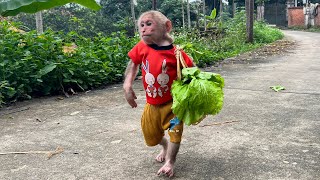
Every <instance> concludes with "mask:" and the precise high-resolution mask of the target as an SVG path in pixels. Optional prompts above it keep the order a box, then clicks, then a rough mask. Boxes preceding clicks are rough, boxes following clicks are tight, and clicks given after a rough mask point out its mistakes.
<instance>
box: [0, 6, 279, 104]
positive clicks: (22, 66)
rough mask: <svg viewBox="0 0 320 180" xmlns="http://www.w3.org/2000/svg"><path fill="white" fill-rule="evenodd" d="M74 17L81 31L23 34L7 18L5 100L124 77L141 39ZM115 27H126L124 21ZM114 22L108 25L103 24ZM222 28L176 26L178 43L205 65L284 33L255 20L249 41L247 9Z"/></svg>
mask: <svg viewBox="0 0 320 180" xmlns="http://www.w3.org/2000/svg"><path fill="white" fill-rule="evenodd" d="M61 12H63V11H61ZM77 12H78V13H84V14H83V17H85V16H88V17H90V18H91V17H93V16H94V13H93V12H88V11H80V10H79V11H77ZM64 13H66V14H65V16H68V13H67V11H65V12H64ZM88 13H89V14H88ZM90 14H91V15H92V16H91V15H90ZM51 17H52V18H53V17H54V13H53V14H52V16H51ZM58 17H59V18H62V19H59V21H57V22H63V21H66V20H67V19H68V18H66V19H63V18H64V16H57V19H58ZM70 17H71V18H70V19H69V20H68V21H69V23H70V24H71V25H70V26H68V27H72V26H73V27H72V28H74V29H76V27H77V26H78V27H79V28H78V29H77V31H72V28H71V29H68V30H67V31H65V32H63V31H53V30H51V29H50V28H48V29H47V30H46V31H45V32H44V33H43V34H41V35H37V34H36V32H35V31H29V32H26V33H23V32H22V31H21V30H19V29H17V28H14V27H13V25H11V24H9V23H8V22H6V21H2V22H0V104H3V103H9V102H14V101H16V100H20V99H30V98H31V97H35V96H44V95H54V94H61V93H63V92H67V91H68V89H70V88H71V89H72V90H74V91H85V90H88V89H93V88H97V87H101V86H103V85H106V84H111V83H116V82H120V81H121V80H122V78H123V75H122V74H123V72H124V71H125V67H126V64H127V61H128V60H129V59H128V57H127V52H128V51H129V50H130V49H131V48H132V47H133V46H134V45H135V44H136V43H137V42H138V40H139V37H138V36H134V37H131V38H128V36H127V34H126V33H125V32H123V31H122V32H119V31H115V33H110V34H109V35H107V36H106V35H105V33H99V31H98V30H97V29H96V28H98V27H96V26H88V25H87V23H86V21H87V20H85V19H82V18H79V17H78V16H74V15H70ZM53 19H54V18H53ZM53 19H52V20H53ZM92 19H94V18H92ZM123 20H124V21H123V23H125V22H126V21H127V19H126V18H123ZM106 22H109V21H107V20H106ZM56 25H57V26H58V25H59V23H56ZM116 25H117V26H122V25H121V23H120V24H119V23H116ZM111 26H112V25H110V26H109V24H108V26H106V25H105V24H104V25H101V26H100V27H99V28H103V27H111ZM123 27H124V26H122V28H123ZM220 27H221V31H217V32H216V33H215V34H210V35H203V34H201V33H200V32H199V31H198V30H196V29H195V30H193V31H192V32H187V33H186V32H184V30H183V29H182V30H181V29H176V32H175V33H174V36H175V44H177V45H180V46H182V47H183V48H184V50H185V51H186V52H187V53H188V54H189V55H191V56H192V57H193V59H194V61H195V62H196V63H197V66H199V67H205V66H207V65H209V66H210V65H212V64H213V63H215V62H216V61H219V60H223V59H225V58H228V57H232V56H235V55H237V54H240V53H242V52H246V51H249V50H251V49H253V48H256V47H259V46H261V45H263V44H266V43H270V42H273V41H275V40H277V39H280V38H282V37H283V34H282V33H281V32H280V31H279V30H278V29H275V28H271V27H269V26H268V25H267V24H266V23H263V22H255V25H254V39H255V42H254V43H253V44H250V43H245V39H246V19H245V15H244V11H240V12H238V13H237V14H236V16H235V17H234V18H229V19H227V20H226V21H223V23H221V26H220ZM66 32H68V33H66ZM88 33H92V34H88ZM90 37H91V38H90Z"/></svg>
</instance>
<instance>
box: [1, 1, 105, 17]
mask: <svg viewBox="0 0 320 180" xmlns="http://www.w3.org/2000/svg"><path fill="white" fill-rule="evenodd" d="M68 3H77V4H80V5H82V6H85V7H87V8H90V9H93V10H99V9H100V8H101V7H100V6H99V5H98V4H97V3H96V1H95V0H0V14H1V16H15V15H17V14H19V13H20V12H25V13H36V12H38V11H41V10H45V9H50V8H53V7H55V6H63V5H65V4H68Z"/></svg>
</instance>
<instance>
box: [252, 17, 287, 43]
mask: <svg viewBox="0 0 320 180" xmlns="http://www.w3.org/2000/svg"><path fill="white" fill-rule="evenodd" d="M253 35H254V41H255V42H256V43H271V42H274V41H276V40H278V39H282V38H283V36H284V35H283V33H282V32H281V31H280V30H279V29H276V28H271V27H268V25H267V24H266V23H265V22H261V21H257V22H255V23H254V26H253Z"/></svg>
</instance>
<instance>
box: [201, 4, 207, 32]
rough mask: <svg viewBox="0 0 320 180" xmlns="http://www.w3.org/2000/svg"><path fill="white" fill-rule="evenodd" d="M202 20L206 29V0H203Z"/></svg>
mask: <svg viewBox="0 0 320 180" xmlns="http://www.w3.org/2000/svg"><path fill="white" fill-rule="evenodd" d="M202 10H203V21H204V30H205V31H206V30H207V21H206V0H203V9H202Z"/></svg>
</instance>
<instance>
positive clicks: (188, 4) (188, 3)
mask: <svg viewBox="0 0 320 180" xmlns="http://www.w3.org/2000/svg"><path fill="white" fill-rule="evenodd" d="M187 16H188V29H189V30H190V29H191V19H190V2H189V0H187Z"/></svg>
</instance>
